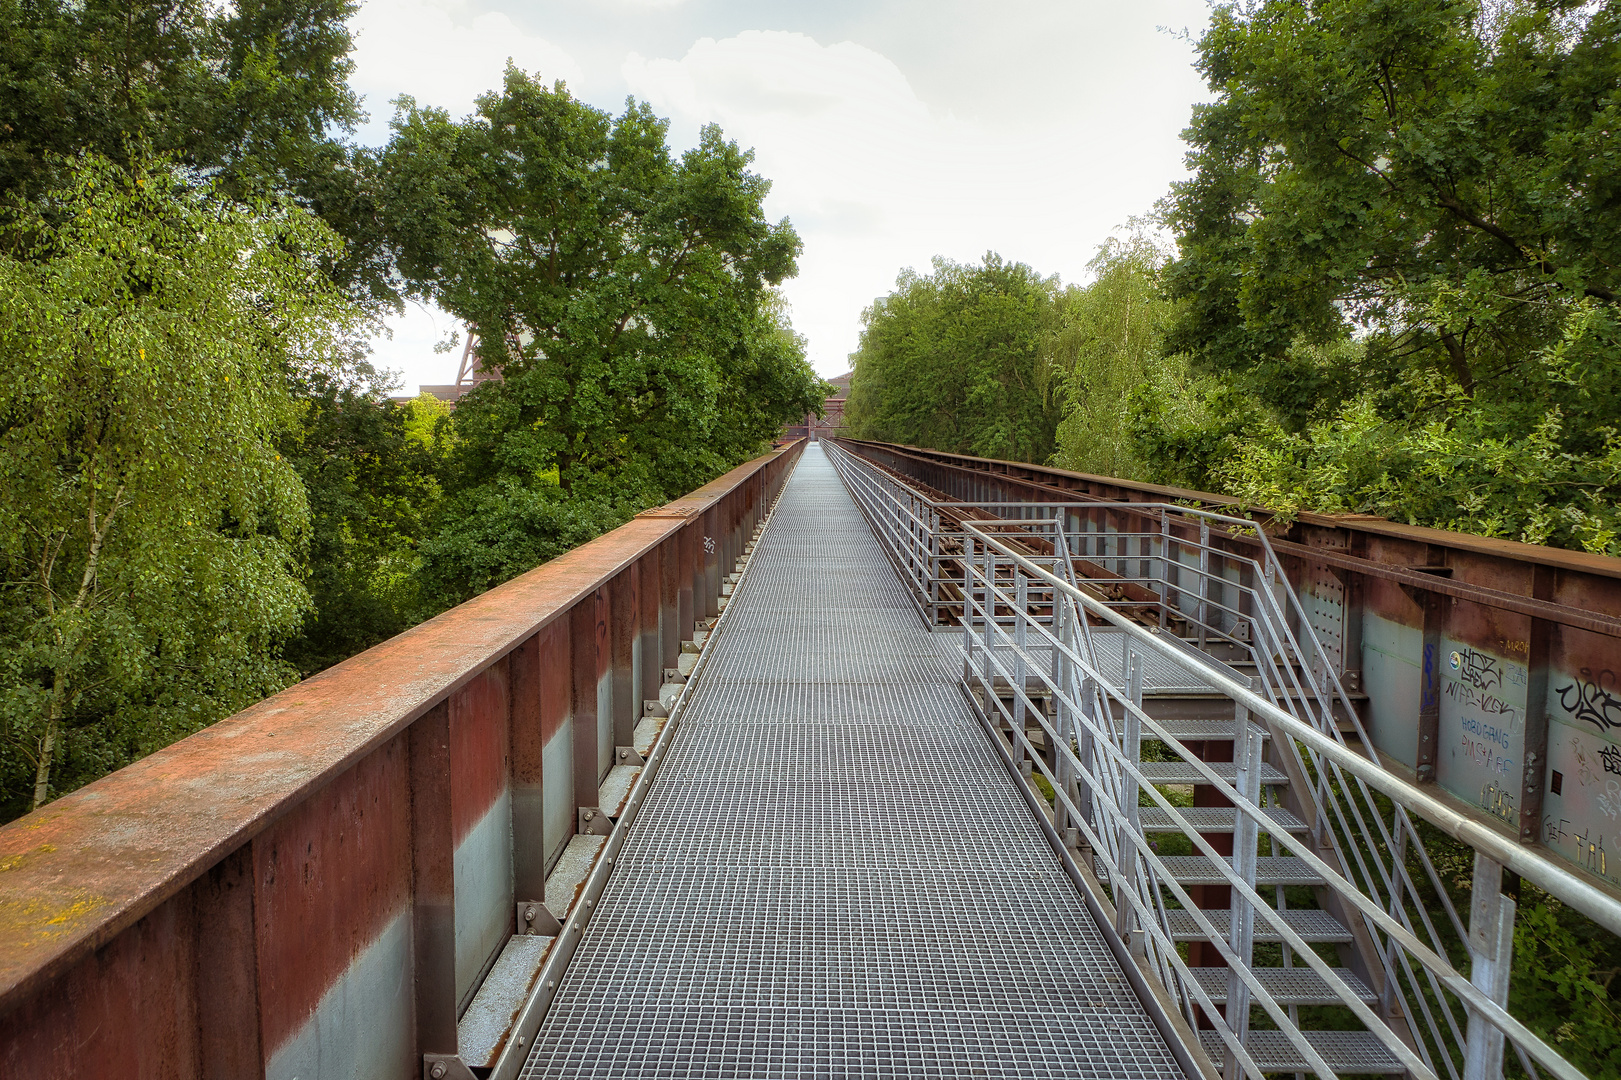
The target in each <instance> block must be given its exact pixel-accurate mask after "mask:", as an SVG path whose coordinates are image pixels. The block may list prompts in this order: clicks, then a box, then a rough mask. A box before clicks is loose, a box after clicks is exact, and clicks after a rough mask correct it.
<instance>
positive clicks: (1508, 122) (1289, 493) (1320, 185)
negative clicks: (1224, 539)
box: [1139, 0, 1621, 551]
mask: <svg viewBox="0 0 1621 1080" xmlns="http://www.w3.org/2000/svg"><path fill="white" fill-rule="evenodd" d="M1199 55H1200V59H1199V65H1200V68H1201V70H1202V71H1203V72H1204V73H1205V75H1206V76H1207V78H1208V79H1209V82H1210V86H1211V88H1212V90H1213V91H1214V92H1215V94H1216V100H1215V101H1214V102H1213V103H1212V104H1210V105H1207V106H1201V107H1200V108H1199V109H1198V110H1196V112H1195V117H1194V123H1193V126H1192V127H1191V128H1190V129H1189V130H1188V132H1187V139H1188V141H1189V143H1190V144H1191V147H1192V152H1191V154H1190V161H1191V163H1192V165H1193V167H1194V170H1195V172H1194V176H1193V177H1192V178H1191V179H1189V180H1188V181H1186V182H1184V183H1182V184H1179V185H1177V186H1176V188H1175V190H1174V192H1173V195H1172V198H1171V199H1170V200H1169V202H1168V203H1167V206H1166V216H1167V220H1168V221H1169V222H1170V224H1171V225H1172V226H1173V227H1174V228H1175V229H1176V231H1177V234H1178V244H1179V249H1180V256H1179V258H1178V259H1177V260H1176V261H1175V262H1173V263H1172V264H1171V266H1170V267H1169V268H1168V269H1167V272H1166V281H1167V286H1168V290H1169V292H1170V294H1171V296H1172V297H1173V298H1175V299H1176V300H1177V301H1178V309H1177V315H1176V317H1175V319H1174V320H1173V322H1172V324H1171V326H1170V328H1169V331H1168V333H1167V337H1166V344H1165V349H1166V351H1167V353H1169V354H1179V353H1180V354H1185V355H1186V356H1188V357H1189V358H1190V360H1191V362H1192V364H1193V366H1194V373H1195V374H1196V375H1198V376H1204V377H1214V378H1218V379H1222V380H1226V381H1227V382H1228V383H1229V384H1230V385H1231V386H1233V387H1235V388H1237V389H1238V390H1241V391H1243V392H1245V393H1247V394H1250V395H1253V396H1254V397H1255V398H1256V399H1257V400H1258V401H1259V402H1260V403H1261V404H1263V405H1264V406H1265V407H1266V411H1267V414H1268V415H1267V416H1266V418H1265V421H1266V423H1265V424H1264V425H1263V427H1264V430H1263V431H1262V432H1261V440H1262V443H1261V444H1258V445H1257V446H1256V447H1255V448H1253V449H1252V451H1250V452H1247V453H1244V454H1241V455H1239V456H1238V457H1237V458H1235V459H1233V460H1231V461H1228V462H1225V463H1222V462H1213V463H1207V464H1208V466H1209V469H1210V471H1211V472H1212V473H1213V474H1219V475H1221V476H1223V477H1225V481H1224V482H1225V483H1226V484H1227V485H1228V486H1229V487H1232V488H1233V489H1235V490H1238V491H1241V492H1243V493H1245V494H1252V495H1254V496H1256V497H1258V498H1264V499H1266V500H1270V501H1272V502H1273V504H1274V505H1276V506H1277V507H1278V508H1279V509H1289V508H1290V507H1291V506H1309V507H1312V508H1317V509H1341V510H1355V511H1366V512H1374V513H1386V514H1389V515H1390V516H1393V517H1398V518H1404V519H1406V520H1411V521H1417V522H1420V523H1425V524H1437V525H1443V526H1448V527H1456V528H1465V529H1470V530H1472V531H1480V532H1486V533H1489V534H1495V535H1506V536H1512V537H1515V538H1519V539H1525V540H1530V541H1532V542H1546V543H1557V544H1564V545H1567V546H1586V547H1588V548H1591V549H1592V550H1599V551H1621V548H1618V547H1617V546H1616V543H1615V536H1616V534H1617V529H1616V518H1615V513H1614V507H1615V505H1616V503H1617V502H1618V501H1621V487H1618V486H1617V484H1616V479H1617V477H1616V473H1615V468H1614V462H1615V460H1616V457H1617V455H1616V450H1615V445H1614V439H1615V423H1616V420H1617V417H1618V416H1621V397H1618V396H1617V395H1618V394H1621V386H1618V385H1617V382H1616V380H1615V379H1614V377H1613V373H1614V371H1615V368H1616V366H1617V364H1618V363H1621V341H1618V339H1617V336H1616V334H1615V331H1614V328H1615V326H1616V311H1615V301H1616V291H1617V289H1618V288H1621V170H1618V169H1617V167H1616V163H1617V160H1618V157H1617V155H1618V154H1621V149H1618V142H1617V140H1621V126H1618V123H1621V113H1618V109H1621V89H1618V88H1621V4H1617V3H1614V2H1610V3H1603V4H1576V3H1565V2H1535V3H1534V2H1530V0H1508V2H1505V3H1502V4H1496V5H1481V4H1477V3H1473V2H1465V0H1337V2H1327V3H1316V4H1310V5H1307V4H1302V3H1298V2H1290V0H1270V2H1265V3H1258V4H1254V5H1251V6H1247V7H1243V8H1240V7H1236V6H1227V7H1222V8H1218V9H1217V10H1216V12H1215V14H1214V16H1213V19H1212V24H1211V28H1210V30H1209V31H1208V32H1207V33H1206V35H1205V36H1204V38H1203V39H1202V40H1201V42H1200V45H1199ZM1162 404H1163V403H1162ZM1150 411H1151V410H1150ZM1162 411H1163V410H1162ZM1170 411H1171V412H1176V411H1177V410H1176V409H1171V410H1170ZM1195 411H1196V410H1195ZM1182 412H1183V413H1184V414H1185V413H1186V412H1187V410H1182ZM1139 426H1140V427H1141V428H1142V429H1143V430H1144V431H1145V432H1146V433H1147V434H1149V435H1151V436H1152V435H1154V432H1153V430H1152V429H1153V424H1152V423H1145V424H1142V425H1139ZM1163 433H1164V432H1163V429H1161V431H1160V434H1163ZM1197 441H1198V440H1194V439H1184V440H1183V445H1184V446H1188V445H1192V444H1193V443H1195V442H1197ZM1215 442H1216V443H1217V444H1220V443H1222V440H1221V439H1216V440H1215ZM1303 478H1309V479H1304V480H1303Z"/></svg>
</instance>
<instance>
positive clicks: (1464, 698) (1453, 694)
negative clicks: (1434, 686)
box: [1447, 682, 1520, 747]
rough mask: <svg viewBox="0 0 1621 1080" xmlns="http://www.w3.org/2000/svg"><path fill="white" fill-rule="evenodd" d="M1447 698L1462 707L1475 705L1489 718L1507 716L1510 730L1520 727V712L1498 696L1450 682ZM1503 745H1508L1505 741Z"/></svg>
mask: <svg viewBox="0 0 1621 1080" xmlns="http://www.w3.org/2000/svg"><path fill="white" fill-rule="evenodd" d="M1447 697H1449V698H1451V699H1452V700H1453V701H1456V702H1458V703H1459V704H1460V705H1473V706H1474V707H1475V708H1477V709H1479V710H1480V711H1481V712H1483V713H1486V714H1487V715H1488V716H1506V717H1508V724H1509V727H1510V728H1518V727H1519V719H1520V710H1519V709H1518V708H1517V707H1516V706H1513V705H1510V704H1509V703H1508V702H1506V701H1504V700H1503V699H1502V698H1500V697H1498V696H1497V695H1496V694H1483V693H1481V692H1480V691H1479V690H1476V689H1475V688H1474V687H1472V686H1465V685H1464V684H1463V683H1457V682H1449V683H1447ZM1503 745H1504V746H1505V747H1506V746H1508V743H1507V742H1506V741H1505V742H1504V743H1503Z"/></svg>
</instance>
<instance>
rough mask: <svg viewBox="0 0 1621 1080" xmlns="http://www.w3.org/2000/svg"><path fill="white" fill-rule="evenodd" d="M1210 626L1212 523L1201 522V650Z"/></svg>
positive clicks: (1201, 520)
mask: <svg viewBox="0 0 1621 1080" xmlns="http://www.w3.org/2000/svg"><path fill="white" fill-rule="evenodd" d="M1209 624H1210V522H1208V521H1205V520H1204V519H1202V518H1201V519H1200V520H1199V649H1200V651H1203V650H1204V647H1205V635H1206V633H1207V628H1208V626H1209Z"/></svg>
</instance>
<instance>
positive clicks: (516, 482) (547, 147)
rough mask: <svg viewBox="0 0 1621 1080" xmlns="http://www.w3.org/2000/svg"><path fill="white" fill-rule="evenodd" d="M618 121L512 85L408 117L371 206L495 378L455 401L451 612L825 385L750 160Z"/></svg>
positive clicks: (443, 534) (704, 139)
mask: <svg viewBox="0 0 1621 1080" xmlns="http://www.w3.org/2000/svg"><path fill="white" fill-rule="evenodd" d="M666 127H667V125H666V123H665V122H664V121H662V120H660V119H658V118H657V117H655V116H654V115H653V114H652V113H651V112H650V111H649V110H648V108H647V107H646V106H644V105H639V104H637V103H636V102H634V101H632V102H630V103H628V104H627V106H626V109H625V111H624V113H623V114H621V115H620V116H619V117H617V118H615V117H611V116H610V115H608V114H607V113H605V112H602V111H601V110H599V109H595V108H592V107H591V106H588V105H585V104H584V103H582V102H579V101H577V100H575V99H574V98H573V97H571V96H570V95H569V94H568V92H567V90H566V89H564V88H563V86H562V85H561V84H558V85H557V86H555V87H552V88H547V87H546V86H544V85H542V84H541V83H540V82H538V81H537V80H535V79H533V78H531V77H530V76H528V75H526V74H524V73H523V72H521V71H518V70H517V69H515V68H511V67H509V68H508V70H507V73H506V79H505V84H504V87H503V89H502V91H501V92H499V93H490V94H486V95H485V96H483V97H482V98H480V99H479V102H478V113H477V115H476V116H473V117H470V118H468V119H467V120H465V121H463V122H460V123H457V122H453V121H452V120H451V119H450V118H449V116H448V115H446V114H445V113H443V112H441V111H438V110H433V109H419V108H417V107H416V106H415V105H414V104H413V103H412V102H410V101H409V100H405V101H402V103H401V108H400V112H399V114H398V116H397V118H396V120H395V135H394V138H393V140H392V141H391V143H390V145H389V147H388V148H387V150H386V151H385V153H384V154H383V155H382V158H381V162H380V166H379V168H380V174H379V175H380V177H381V184H380V196H379V199H380V205H381V206H382V208H383V211H384V214H385V217H386V219H387V220H388V221H389V222H390V223H391V226H392V229H393V239H394V243H395V244H396V246H397V250H398V252H399V267H400V270H401V272H402V273H403V275H404V278H405V280H406V282H407V283H408V286H409V288H410V289H411V291H412V292H414V293H415V294H416V295H419V296H423V297H427V298H431V299H432V300H434V301H436V302H437V303H439V304H440V305H442V306H443V307H444V308H445V309H446V310H448V311H451V312H453V313H454V314H456V315H457V316H458V317H460V318H462V319H464V320H466V321H467V322H468V323H470V324H472V325H474V326H476V327H478V329H479V333H480V341H479V353H480V356H481V358H482V360H483V362H484V363H485V364H487V365H490V366H492V367H495V368H498V369H499V370H500V371H501V373H502V376H503V378H502V380H501V381H499V382H490V383H485V384H483V385H481V386H479V387H478V388H477V389H476V390H475V391H474V392H473V393H471V394H469V395H468V396H467V397H466V398H464V399H463V400H462V401H461V402H459V403H458V405H457V408H456V413H455V436H456V444H455V451H454V455H453V459H452V460H451V461H450V462H449V463H448V465H447V469H446V473H445V476H446V481H445V490H446V502H445V505H444V509H443V512H442V514H441V517H440V525H439V529H438V532H437V534H436V536H435V538H434V540H433V541H432V542H431V543H429V544H428V545H427V546H426V547H425V549H424V552H425V557H426V560H427V565H426V568H425V573H426V576H427V579H428V581H429V583H430V591H431V592H432V594H433V595H435V596H437V597H438V598H439V600H438V602H440V603H449V602H454V601H456V600H459V599H462V598H464V597H465V596H467V595H471V594H472V593H473V592H476V591H478V590H480V589H482V588H486V587H488V586H489V585H491V584H494V583H495V582H496V581H499V580H501V579H503V578H505V577H509V576H511V575H512V574H514V573H517V572H520V571H522V570H525V569H528V568H529V567H530V566H533V565H534V564H535V563H536V562H538V561H540V560H542V559H545V558H549V557H551V556H552V555H554V554H557V553H558V552H559V551H562V550H565V549H566V548H567V547H569V546H572V545H573V544H575V543H578V542H579V541H581V540H583V539H587V538H589V537H590V536H592V535H595V534H596V533H597V532H600V531H601V530H603V529H605V528H609V527H612V526H613V525H615V524H618V523H619V522H620V521H623V520H624V519H625V518H626V517H628V516H629V515H630V514H633V513H635V512H636V510H638V509H640V508H642V507H644V506H647V505H651V504H653V503H657V502H661V501H664V500H665V499H668V498H671V497H673V496H675V495H678V494H680V493H683V492H685V491H689V490H691V489H692V488H693V487H696V486H698V485H700V484H702V483H704V482H706V481H708V480H709V479H711V478H713V477H714V476H715V475H717V474H718V473H720V472H722V471H724V470H725V469H727V468H730V467H731V466H732V465H734V464H736V463H737V462H739V461H741V460H743V459H744V458H746V457H748V456H749V455H751V454H753V453H755V452H757V451H758V450H759V449H760V448H761V447H762V446H763V445H764V444H765V443H766V442H767V441H768V440H770V439H771V438H772V437H773V436H775V435H776V434H777V433H778V432H779V431H780V430H781V427H782V424H783V422H784V420H786V419H787V418H789V417H792V416H795V415H801V416H802V415H804V414H805V413H806V412H809V411H812V410H814V409H816V408H818V407H819V406H820V403H821V400H822V395H823V389H822V387H823V384H822V383H821V380H819V379H817V378H816V376H815V374H814V373H813V372H812V371H811V369H810V367H809V365H808V364H807V363H806V362H805V359H804V348H803V344H802V343H801V342H800V341H799V340H798V339H797V338H795V337H794V336H793V334H792V332H791V331H789V330H788V329H787V327H786V324H785V321H784V318H783V315H782V311H781V306H780V302H778V301H777V300H776V298H775V295H774V293H773V292H772V286H774V285H776V284H777V283H779V282H780V281H782V280H783V279H784V278H785V277H788V276H790V275H791V274H793V273H794V272H795V258H796V256H797V254H798V252H799V246H800V245H799V238H798V236H797V235H796V234H795V233H794V231H793V229H792V227H791V226H790V225H789V224H788V222H787V221H782V222H779V223H777V224H772V223H770V222H769V221H768V220H767V219H766V217H765V214H764V210H763V201H764V199H765V196H766V193H767V192H768V190H769V188H770V184H769V182H768V181H766V180H765V179H763V178H762V177H760V176H758V175H757V174H755V173H752V172H750V171H749V164H750V161H751V158H752V155H751V154H749V153H746V152H744V151H741V150H739V149H738V147H737V146H736V145H735V144H734V143H729V142H727V141H725V139H724V138H723V137H722V135H721V133H720V131H719V129H717V128H714V127H709V128H706V129H705V130H704V132H703V133H702V136H701V138H700V141H699V145H698V146H697V147H695V148H694V149H692V150H690V151H688V152H686V153H685V154H683V155H682V156H681V157H680V158H679V159H675V158H672V156H671V154H670V151H669V149H668V147H667V145H666V142H665V134H666Z"/></svg>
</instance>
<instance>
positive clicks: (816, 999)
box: [523, 445, 1182, 1078]
mask: <svg viewBox="0 0 1621 1080" xmlns="http://www.w3.org/2000/svg"><path fill="white" fill-rule="evenodd" d="M710 647H711V648H712V649H713V650H714V652H713V654H712V655H711V657H710V659H709V662H708V665H707V667H706V668H705V669H704V670H703V671H702V673H701V675H700V676H699V679H698V682H697V684H696V685H695V686H694V687H693V698H692V701H691V704H690V706H689V707H688V708H687V710H686V713H685V716H684V718H683V720H682V723H681V726H680V728H679V730H677V731H676V732H674V739H675V741H674V743H673V744H672V747H671V753H670V757H669V759H668V760H667V761H666V762H665V765H664V767H663V769H662V771H661V772H660V774H659V777H658V781H657V783H655V784H654V785H653V788H652V791H651V794H650V795H649V797H648V800H647V803H646V805H645V807H644V808H643V810H642V812H641V815H640V817H639V818H638V819H637V823H636V827H635V828H634V830H633V831H632V833H631V835H630V838H629V840H628V841H627V843H626V845H625V847H624V849H623V851H622V852H621V856H620V860H619V864H618V866H617V867H616V868H615V871H614V875H613V878H612V879H611V880H610V882H609V884H608V887H607V890H606V891H605V892H604V894H603V896H602V899H601V901H600V903H599V905H598V908H597V914H596V916H595V917H594V918H593V920H592V922H591V924H590V926H589V928H588V930H587V932H586V937H585V939H584V940H583V941H582V943H581V945H580V948H579V951H578V952H577V953H576V954H575V957H574V959H573V962H572V963H571V965H570V967H569V969H568V973H567V976H566V977H565V979H564V981H563V985H562V986H561V987H560V988H559V991H558V996H557V998H556V1000H555V1001H554V1002H553V1004H552V1006H551V1009H550V1011H549V1013H548V1015H547V1017H546V1021H545V1024H544V1025H543V1026H542V1028H541V1030H540V1033H539V1035H538V1036H537V1038H536V1041H535V1045H534V1049H533V1052H532V1053H531V1055H530V1058H529V1060H528V1062H527V1064H526V1065H525V1067H524V1072H523V1075H524V1076H525V1077H534V1078H541V1077H603V1078H607V1077H700V1076H701V1077H790V1076H791V1077H809V1076H818V1077H821V1076H826V1077H836V1076H862V1077H869V1076H870V1077H954V1076H962V1077H970V1076H971V1077H997V1076H1005V1077H1021V1078H1035V1077H1059V1076H1063V1077H1089V1076H1095V1077H1111V1078H1114V1077H1119V1078H1130V1077H1167V1078H1180V1077H1181V1075H1182V1074H1181V1072H1180V1070H1179V1069H1178V1068H1177V1066H1176V1064H1175V1062H1174V1060H1173V1058H1172V1057H1171V1054H1170V1052H1169V1050H1168V1049H1167V1048H1166V1046H1165V1044H1164V1041H1163V1040H1162V1039H1161V1038H1160V1036H1159V1034H1158V1032H1157V1031H1156V1030H1155V1028H1154V1026H1153V1024H1152V1023H1151V1022H1150V1020H1149V1019H1148V1017H1147V1016H1146V1015H1145V1013H1144V1012H1143V1009H1142V1007H1141V1005H1140V1004H1139V1002H1138V1001H1137V999H1136V997H1135V996H1134V995H1133V993H1132V991H1131V988H1130V986H1129V985H1128V984H1127V983H1126V981H1125V979H1124V977H1123V976H1122V975H1121V974H1120V971H1119V968H1118V967H1117V965H1116V963H1115V960H1114V957H1113V956H1112V954H1111V953H1110V952H1109V950H1108V947H1107V945H1106V944H1105V943H1104V942H1103V940H1102V938H1101V937H1100V936H1099V934H1098V932H1097V930H1096V929H1095V927H1094V926H1093V924H1092V921H1091V918H1090V916H1089V915H1088V914H1087V912H1086V909H1085V907H1084V906H1083V904H1082V901H1081V899H1080V897H1079V896H1078V895H1077V894H1076V892H1075V889H1074V887H1073V885H1072V884H1071V883H1070V881H1069V879H1068V878H1067V877H1065V876H1064V874H1063V871H1062V870H1061V869H1060V867H1059V866H1058V864H1057V861H1056V860H1055V858H1054V857H1053V854H1052V851H1051V849H1050V848H1049V847H1048V846H1047V844H1046V841H1045V840H1044V839H1043V837H1042V836H1041V834H1040V832H1039V831H1038V830H1037V828H1036V825H1035V823H1034V821H1033V820H1032V818H1031V817H1030V811H1029V809H1028V808H1027V806H1026V805H1025V803H1024V802H1023V800H1022V799H1021V798H1020V796H1019V795H1018V793H1017V791H1016V790H1015V789H1014V787H1013V784H1012V782H1011V780H1010V779H1009V778H1008V776H1007V773H1006V771H1005V770H1004V769H1003V767H1002V765H1001V763H1000V762H999V760H998V759H997V757H996V755H995V751H994V749H993V748H992V747H991V745H990V744H989V742H988V741H987V738H986V736H985V734H984V733H983V731H982V729H981V728H980V727H979V725H978V723H977V722H976V721H975V720H974V719H973V717H972V715H971V714H970V713H969V712H968V710H967V707H966V705H965V703H964V701H963V698H962V696H961V693H960V691H959V689H958V687H957V672H955V671H954V670H952V669H951V667H950V666H949V665H947V664H946V663H944V662H942V660H941V657H940V652H939V650H938V647H937V644H936V642H935V641H933V640H931V635H930V634H929V633H928V631H927V630H926V629H925V628H924V627H923V625H922V623H921V622H920V621H919V620H918V618H917V615H916V613H915V611H914V609H913V605H912V602H911V600H910V599H909V598H908V597H907V595H906V593H905V592H904V591H903V589H902V586H901V584H900V582H899V581H898V580H897V579H896V578H895V576H894V574H893V572H892V571H891V570H890V568H889V564H888V563H887V562H886V561H885V559H884V557H883V554H882V552H881V551H880V549H879V547H878V544H877V542H876V541H875V540H874V538H873V536H872V534H871V532H870V531H869V530H868V528H867V525H866V522H865V521H864V520H863V519H862V518H861V516H860V515H859V514H858V513H857V511H856V509H855V506H854V504H853V503H852V502H851V501H850V499H849V497H848V496H847V495H846V494H845V491H844V488H843V486H842V485H841V484H840V482H839V480H838V478H837V475H836V474H835V473H834V471H833V469H832V467H831V466H830V465H829V464H828V462H827V459H826V458H825V457H824V456H823V455H822V452H821V448H820V447H819V446H816V445H812V446H811V447H809V448H808V449H807V450H806V452H805V455H804V457H803V459H802V461H801V463H800V465H799V467H798V469H797V470H796V472H795V474H794V476H793V477H792V479H791V480H790V482H789V484H788V487H787V489H786V491H785V493H784V495H783V498H782V501H781V503H780V504H779V505H778V507H777V510H776V514H775V516H774V518H773V519H772V522H771V525H770V526H769V528H768V529H767V531H766V533H765V535H764V537H763V539H762V541H761V543H760V544H759V546H758V547H757V548H756V550H755V553H754V556H753V558H752V560H751V562H750V564H749V572H748V574H747V576H746V577H745V579H744V581H743V583H742V585H741V586H740V587H739V589H738V592H737V594H736V595H735V596H734V597H733V598H732V600H731V601H730V606H729V609H728V613H727V617H726V619H725V620H724V621H723V623H722V627H721V629H720V631H719V632H718V633H717V635H716V638H715V640H714V642H713V644H712V645H711V646H710Z"/></svg>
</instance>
